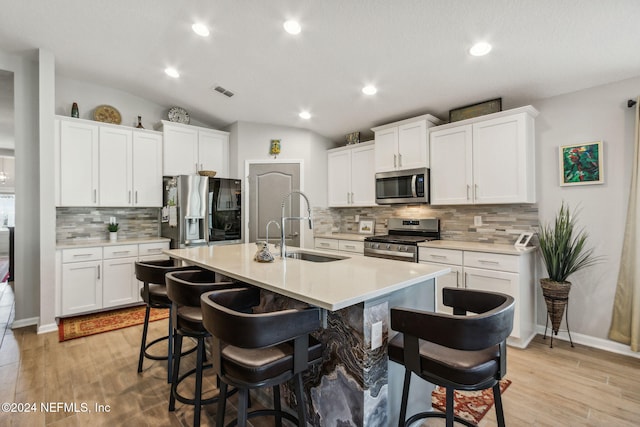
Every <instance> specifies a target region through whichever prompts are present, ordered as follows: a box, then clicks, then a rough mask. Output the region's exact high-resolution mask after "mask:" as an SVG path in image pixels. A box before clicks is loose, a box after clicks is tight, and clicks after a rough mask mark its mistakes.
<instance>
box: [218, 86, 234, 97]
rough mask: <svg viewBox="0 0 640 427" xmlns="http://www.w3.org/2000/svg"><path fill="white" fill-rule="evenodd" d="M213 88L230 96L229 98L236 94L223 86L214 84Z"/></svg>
mask: <svg viewBox="0 0 640 427" xmlns="http://www.w3.org/2000/svg"><path fill="white" fill-rule="evenodd" d="M213 90H215V91H216V92H218V93H221V94H223V95H224V96H226V97H229V98H231V97H232V96H233V95H235V94H234V93H233V92H231V91H230V90H227V89H225V88H223V87H222V86H214V87H213Z"/></svg>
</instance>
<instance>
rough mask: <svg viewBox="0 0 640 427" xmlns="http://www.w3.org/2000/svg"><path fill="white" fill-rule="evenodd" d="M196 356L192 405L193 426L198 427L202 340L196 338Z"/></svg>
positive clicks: (202, 356)
mask: <svg viewBox="0 0 640 427" xmlns="http://www.w3.org/2000/svg"><path fill="white" fill-rule="evenodd" d="M196 351H197V355H196V394H195V396H194V405H193V425H194V427H199V426H200V406H201V399H202V363H203V359H204V338H202V337H198V349H197V350H196Z"/></svg>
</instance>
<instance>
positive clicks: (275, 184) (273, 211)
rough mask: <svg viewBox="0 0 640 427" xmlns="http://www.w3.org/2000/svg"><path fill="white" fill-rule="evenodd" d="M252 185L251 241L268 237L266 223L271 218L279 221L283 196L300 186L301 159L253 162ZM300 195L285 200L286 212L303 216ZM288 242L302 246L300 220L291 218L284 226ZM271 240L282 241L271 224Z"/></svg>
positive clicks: (249, 174) (288, 243)
mask: <svg viewBox="0 0 640 427" xmlns="http://www.w3.org/2000/svg"><path fill="white" fill-rule="evenodd" d="M247 186H248V188H249V197H250V199H249V200H248V204H249V207H248V209H249V241H250V242H255V241H256V240H265V239H266V225H267V223H268V222H269V221H271V220H276V221H277V222H278V223H280V218H281V216H282V203H283V200H284V197H285V196H286V195H287V194H289V193H290V192H291V191H293V190H298V189H299V188H300V164H299V163H254V164H250V166H249V171H248V177H247ZM299 202H300V198H299V197H298V195H294V196H293V197H291V198H290V199H289V200H287V201H286V203H285V216H300V203H299ZM285 237H286V244H287V245H288V246H297V247H299V246H300V221H288V222H287V224H286V229H285ZM269 241H270V242H272V243H275V242H279V241H280V234H279V230H278V227H276V226H274V225H272V226H271V227H270V228H269Z"/></svg>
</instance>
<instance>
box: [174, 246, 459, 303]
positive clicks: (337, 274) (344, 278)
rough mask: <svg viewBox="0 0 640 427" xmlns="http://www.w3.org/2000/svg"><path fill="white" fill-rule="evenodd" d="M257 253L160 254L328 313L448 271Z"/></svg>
mask: <svg viewBox="0 0 640 427" xmlns="http://www.w3.org/2000/svg"><path fill="white" fill-rule="evenodd" d="M256 249H257V248H256V245H255V244H254V243H243V244H238V245H221V246H199V247H195V248H188V249H171V250H165V251H163V252H164V253H165V254H167V255H170V256H171V257H174V258H177V259H181V260H183V261H185V262H187V263H189V264H193V265H197V266H200V267H203V268H206V269H209V270H213V271H216V272H219V273H221V274H223V275H225V276H228V277H231V278H234V279H237V280H241V281H243V282H246V283H250V284H252V285H255V286H258V287H260V288H263V289H267V290H270V291H272V292H275V293H278V294H281V295H285V296H288V297H290V298H293V299H296V300H299V301H303V302H306V303H308V304H310V305H314V306H317V307H321V308H325V309H327V310H331V311H336V310H340V309H343V308H345V307H349V306H352V305H354V304H359V303H362V302H365V301H368V300H371V299H374V298H377V297H380V296H383V295H387V294H390V293H392V292H395V291H398V290H401V289H404V288H407V287H409V286H412V285H415V284H418V283H422V282H425V281H427V280H430V279H433V278H435V277H437V276H440V275H443V274H446V273H449V272H450V269H449V268H443V267H436V266H431V265H427V264H418V263H411V262H402V261H393V260H387V259H381V258H368V257H363V256H357V255H356V256H351V257H348V258H345V259H341V260H338V261H330V262H312V261H303V260H297V259H291V258H285V259H280V257H279V251H277V250H276V249H274V247H273V245H270V246H269V249H270V250H271V253H272V254H273V255H274V257H275V258H276V259H275V261H274V262H271V263H260V262H256V261H254V260H253V257H254V255H255V253H256ZM289 250H290V251H292V252H295V251H301V252H308V253H316V254H326V255H330V256H336V254H335V252H333V253H332V252H326V251H318V250H311V249H298V248H291V247H290V248H289ZM340 255H343V254H340Z"/></svg>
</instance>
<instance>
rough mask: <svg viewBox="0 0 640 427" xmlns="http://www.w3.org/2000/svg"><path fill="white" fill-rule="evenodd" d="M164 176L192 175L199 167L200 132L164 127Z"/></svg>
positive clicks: (169, 126)
mask: <svg viewBox="0 0 640 427" xmlns="http://www.w3.org/2000/svg"><path fill="white" fill-rule="evenodd" d="M162 151H163V154H164V160H163V166H162V170H163V174H164V175H192V174H194V173H196V172H197V171H198V170H197V165H198V130H197V129H190V128H187V127H183V126H177V125H176V126H172V125H164V140H163V150H162Z"/></svg>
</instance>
